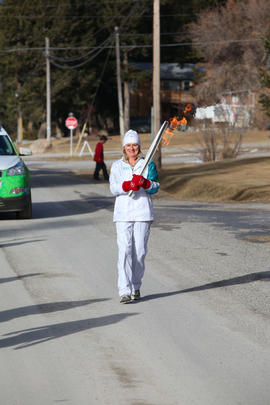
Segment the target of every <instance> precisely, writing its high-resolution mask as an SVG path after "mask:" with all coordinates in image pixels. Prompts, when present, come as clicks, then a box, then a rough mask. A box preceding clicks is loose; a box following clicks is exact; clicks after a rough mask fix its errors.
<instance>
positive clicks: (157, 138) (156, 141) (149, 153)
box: [128, 121, 169, 196]
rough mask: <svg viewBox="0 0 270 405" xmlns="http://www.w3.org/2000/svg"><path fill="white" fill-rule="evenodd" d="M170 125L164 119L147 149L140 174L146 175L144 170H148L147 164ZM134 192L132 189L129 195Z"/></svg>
mask: <svg viewBox="0 0 270 405" xmlns="http://www.w3.org/2000/svg"><path fill="white" fill-rule="evenodd" d="M168 126H169V122H168V121H164V122H163V124H162V125H161V127H160V129H159V131H158V133H157V135H156V136H155V138H154V140H153V142H152V144H151V145H150V148H149V149H148V151H147V154H146V156H145V158H144V162H143V166H142V168H141V170H140V172H139V175H141V176H143V175H144V171H145V170H146V168H147V166H148V165H149V163H150V160H151V159H152V158H153V156H154V154H155V152H156V150H157V147H158V145H159V143H160V141H161V139H162V136H163V134H164V131H165V130H166V129H167V128H168ZM133 192H134V191H133V190H130V192H129V194H128V195H129V196H132V194H133Z"/></svg>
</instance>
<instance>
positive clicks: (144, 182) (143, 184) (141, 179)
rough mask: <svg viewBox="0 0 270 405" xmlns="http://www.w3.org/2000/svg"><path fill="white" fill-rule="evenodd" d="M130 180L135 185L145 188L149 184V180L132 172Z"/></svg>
mask: <svg viewBox="0 0 270 405" xmlns="http://www.w3.org/2000/svg"><path fill="white" fill-rule="evenodd" d="M132 181H134V183H135V184H136V185H137V186H139V187H142V188H144V189H145V190H146V189H147V188H149V187H150V186H151V181H150V180H148V179H146V178H145V177H143V176H140V175H138V174H133V177H132Z"/></svg>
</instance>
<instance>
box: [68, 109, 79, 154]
mask: <svg viewBox="0 0 270 405" xmlns="http://www.w3.org/2000/svg"><path fill="white" fill-rule="evenodd" d="M65 124H66V127H67V128H68V129H69V130H70V156H72V142H73V129H76V128H77V126H78V121H77V119H76V118H75V117H73V114H72V113H69V116H68V118H67V119H66V121H65Z"/></svg>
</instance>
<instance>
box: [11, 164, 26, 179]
mask: <svg viewBox="0 0 270 405" xmlns="http://www.w3.org/2000/svg"><path fill="white" fill-rule="evenodd" d="M19 174H25V167H24V165H23V164H22V163H21V162H19V163H17V164H16V165H15V166H13V167H10V168H9V169H8V170H7V176H18V175H19Z"/></svg>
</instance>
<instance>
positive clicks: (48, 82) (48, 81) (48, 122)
mask: <svg viewBox="0 0 270 405" xmlns="http://www.w3.org/2000/svg"><path fill="white" fill-rule="evenodd" d="M45 49H46V50H45V57H46V90H47V108H46V110H47V119H46V132H47V141H48V143H49V144H50V143H51V74H50V59H49V52H50V51H49V49H50V43H49V38H47V37H46V38H45Z"/></svg>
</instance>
